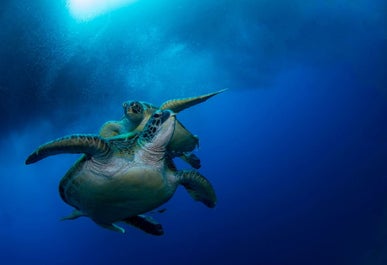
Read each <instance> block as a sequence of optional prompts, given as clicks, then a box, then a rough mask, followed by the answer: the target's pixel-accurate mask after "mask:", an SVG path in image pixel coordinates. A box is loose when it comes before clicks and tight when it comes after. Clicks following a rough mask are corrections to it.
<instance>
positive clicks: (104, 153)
mask: <svg viewBox="0 0 387 265" xmlns="http://www.w3.org/2000/svg"><path fill="white" fill-rule="evenodd" d="M175 124H176V118H175V114H174V113H172V111H170V110H163V111H161V110H157V111H155V112H154V113H153V114H152V115H151V118H150V119H149V120H148V122H147V124H146V126H145V128H144V129H143V130H142V131H141V133H140V134H138V135H137V136H135V137H132V136H130V137H127V136H126V135H120V136H117V137H112V138H109V139H106V138H103V137H101V136H98V135H80V134H76V135H70V136H67V137H64V138H59V139H56V140H54V141H51V142H48V143H46V144H43V145H42V146H40V147H39V148H38V149H37V150H35V151H34V152H33V153H32V154H31V155H30V156H29V157H28V158H27V160H26V164H31V163H35V162H37V161H39V160H41V159H43V158H45V157H48V156H51V155H56V154H61V153H83V154H84V155H83V156H82V157H81V158H80V159H79V160H78V161H77V162H76V163H75V164H74V165H73V166H72V167H71V168H70V170H69V171H68V172H67V173H66V175H65V176H64V177H63V178H62V180H61V182H60V185H59V192H60V195H61V197H62V199H63V200H64V201H65V202H66V203H67V204H69V205H71V206H73V207H74V208H75V210H74V212H73V213H72V214H71V215H70V216H68V217H65V218H64V219H75V218H78V217H80V216H87V217H89V218H91V219H92V220H93V221H94V222H95V223H97V224H99V225H100V226H102V227H105V228H109V229H112V230H114V231H118V232H122V233H123V232H124V229H123V228H121V227H119V226H118V225H117V224H116V223H117V222H125V223H128V224H131V225H133V226H135V227H137V228H140V229H142V230H143V231H145V232H147V233H150V234H153V235H162V234H163V229H162V227H161V225H160V224H158V223H157V222H156V221H155V220H154V219H153V218H151V217H149V216H145V215H143V214H144V213H147V212H149V211H151V210H153V209H155V208H157V207H159V206H160V205H162V204H164V203H165V202H166V201H168V200H169V199H170V198H171V197H172V195H173V194H174V192H175V190H176V188H177V187H178V185H179V184H181V185H183V186H184V187H185V188H186V190H187V191H188V192H189V194H190V195H191V196H192V198H193V199H194V200H196V201H201V202H202V203H204V204H205V205H206V206H208V207H210V208H213V207H215V204H216V195H215V191H214V189H213V187H212V185H211V183H210V182H209V181H208V180H207V179H206V178H205V177H204V176H202V175H201V174H200V173H199V172H198V171H196V170H181V171H177V170H176V169H175V168H174V167H173V166H171V165H170V163H171V162H172V160H171V159H170V158H169V156H168V155H166V154H167V149H166V147H167V145H168V143H169V142H170V140H171V138H172V135H173V133H174V131H175Z"/></svg>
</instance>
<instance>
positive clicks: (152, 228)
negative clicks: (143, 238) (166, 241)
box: [123, 215, 164, 236]
mask: <svg viewBox="0 0 387 265" xmlns="http://www.w3.org/2000/svg"><path fill="white" fill-rule="evenodd" d="M123 221H124V222H125V223H127V224H130V225H132V226H134V227H137V228H139V229H141V230H142V231H144V232H145V233H148V234H151V235H154V236H161V235H163V234H164V230H163V227H162V226H161V224H159V223H158V222H156V220H155V219H153V218H152V217H150V216H146V215H137V216H132V217H129V218H126V219H125V220H123Z"/></svg>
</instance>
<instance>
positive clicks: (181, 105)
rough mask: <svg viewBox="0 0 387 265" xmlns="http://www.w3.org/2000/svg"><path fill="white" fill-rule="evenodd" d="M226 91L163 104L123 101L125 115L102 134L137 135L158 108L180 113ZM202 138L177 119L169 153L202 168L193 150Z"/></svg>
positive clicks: (104, 129) (107, 126)
mask: <svg viewBox="0 0 387 265" xmlns="http://www.w3.org/2000/svg"><path fill="white" fill-rule="evenodd" d="M223 91H225V89H223V90H220V91H217V92H213V93H209V94H205V95H201V96H197V97H190V98H182V99H172V100H168V101H166V102H164V103H163V104H162V105H161V106H160V107H157V106H154V105H152V104H151V103H148V102H144V101H125V102H124V103H123V104H122V107H123V109H124V116H123V118H122V119H121V120H119V121H108V122H106V123H105V124H104V125H103V126H102V127H101V129H100V132H99V134H100V135H101V136H102V137H105V138H108V137H113V136H117V135H121V134H126V133H132V134H133V135H134V134H136V133H139V132H141V131H142V130H143V128H144V126H145V124H146V123H147V121H148V120H149V118H150V117H151V115H152V114H153V113H154V112H155V111H156V110H158V109H160V110H167V109H170V110H172V111H173V112H174V113H178V112H180V111H182V110H184V109H186V108H189V107H191V106H194V105H196V104H199V103H201V102H204V101H206V100H207V99H209V98H211V97H213V96H215V95H217V94H219V93H221V92H223ZM198 144H199V138H198V137H197V136H196V135H193V134H192V133H190V132H189V131H188V130H187V129H186V128H185V127H184V125H183V124H181V123H180V122H179V121H176V127H175V133H174V135H173V137H172V140H171V141H170V143H169V144H168V148H167V149H168V152H169V153H170V154H171V155H172V156H173V157H175V156H179V157H181V158H182V159H183V160H185V161H186V162H187V163H189V164H190V165H191V166H192V167H193V168H196V169H198V168H200V159H199V158H198V157H197V156H196V155H194V154H192V153H191V152H192V151H193V150H194V149H195V148H196V147H197V146H198Z"/></svg>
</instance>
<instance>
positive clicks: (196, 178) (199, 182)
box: [175, 170, 216, 208]
mask: <svg viewBox="0 0 387 265" xmlns="http://www.w3.org/2000/svg"><path fill="white" fill-rule="evenodd" d="M175 174H176V177H177V178H178V181H179V184H181V185H183V186H184V188H185V189H186V190H187V191H188V193H189V194H190V195H191V197H192V198H193V199H194V200H195V201H200V202H202V203H204V204H205V205H206V206H207V207H209V208H214V207H215V205H216V194H215V190H214V188H213V187H212V185H211V183H210V182H209V181H208V180H207V179H206V178H205V177H204V176H202V175H201V174H200V173H199V172H197V171H195V170H181V171H177V172H176V173H175Z"/></svg>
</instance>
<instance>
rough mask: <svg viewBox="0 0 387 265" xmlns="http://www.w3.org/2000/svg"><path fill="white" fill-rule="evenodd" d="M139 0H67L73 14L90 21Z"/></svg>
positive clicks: (75, 16) (82, 19) (77, 18)
mask: <svg viewBox="0 0 387 265" xmlns="http://www.w3.org/2000/svg"><path fill="white" fill-rule="evenodd" d="M136 1H137V0H67V7H68V9H69V11H70V13H71V15H72V16H73V17H74V18H75V19H76V20H79V21H89V20H91V19H93V18H95V17H97V16H99V15H102V14H106V13H107V12H110V11H113V10H115V9H118V8H121V7H124V6H126V5H129V4H132V3H134V2H136Z"/></svg>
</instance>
